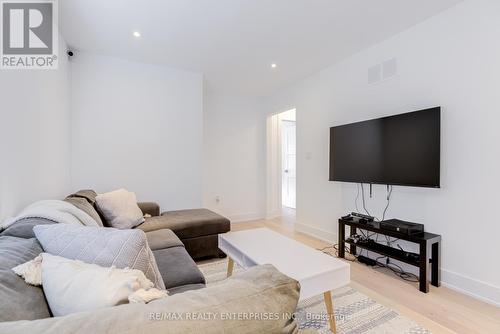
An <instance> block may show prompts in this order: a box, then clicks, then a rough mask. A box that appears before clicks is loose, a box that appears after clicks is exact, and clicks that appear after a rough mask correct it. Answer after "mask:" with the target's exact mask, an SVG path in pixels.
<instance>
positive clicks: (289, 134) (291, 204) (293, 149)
mask: <svg viewBox="0 0 500 334" xmlns="http://www.w3.org/2000/svg"><path fill="white" fill-rule="evenodd" d="M296 156H297V139H296V124H295V121H294V120H293V121H292V120H288V119H282V120H281V167H282V177H281V204H282V205H283V206H284V207H286V208H291V209H295V206H296V199H295V196H296V180H297V173H296V168H295V163H296Z"/></svg>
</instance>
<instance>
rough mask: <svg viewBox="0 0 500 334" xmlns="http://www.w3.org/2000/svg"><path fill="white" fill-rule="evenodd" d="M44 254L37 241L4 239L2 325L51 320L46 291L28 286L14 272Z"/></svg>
mask: <svg viewBox="0 0 500 334" xmlns="http://www.w3.org/2000/svg"><path fill="white" fill-rule="evenodd" d="M41 252H42V247H41V246H40V244H39V243H38V241H37V240H36V239H34V238H33V239H23V238H16V237H10V236H0V322H2V321H16V320H35V319H41V318H48V317H50V311H49V308H48V306H47V302H46V301H45V296H44V294H43V290H42V289H41V288H40V287H36V286H32V285H28V284H26V282H24V280H23V279H22V278H21V277H19V276H17V275H16V274H15V273H14V272H13V271H12V268H14V267H15V266H17V265H20V264H22V263H25V262H27V261H30V260H33V259H34V258H35V257H36V256H38V254H40V253H41ZM0 333H4V332H3V331H2V330H0Z"/></svg>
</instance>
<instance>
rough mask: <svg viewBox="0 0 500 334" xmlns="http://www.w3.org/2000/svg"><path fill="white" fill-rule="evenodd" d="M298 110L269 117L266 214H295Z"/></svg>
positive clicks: (277, 215) (276, 215) (272, 216)
mask: <svg viewBox="0 0 500 334" xmlns="http://www.w3.org/2000/svg"><path fill="white" fill-rule="evenodd" d="M296 129H297V126H296V112H295V109H291V110H288V111H285V112H282V113H278V114H275V115H272V116H269V117H268V119H267V218H268V219H272V218H274V217H283V216H284V215H285V214H286V215H287V216H290V215H293V216H295V209H296V204H297V200H296V182H297V172H296V170H297V168H296V156H297V135H296Z"/></svg>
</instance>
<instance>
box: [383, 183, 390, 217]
mask: <svg viewBox="0 0 500 334" xmlns="http://www.w3.org/2000/svg"><path fill="white" fill-rule="evenodd" d="M391 195H392V186H389V185H388V186H387V205H386V206H385V208H384V212H383V213H382V221H384V220H385V213H386V212H387V209H388V208H389V204H390V203H391Z"/></svg>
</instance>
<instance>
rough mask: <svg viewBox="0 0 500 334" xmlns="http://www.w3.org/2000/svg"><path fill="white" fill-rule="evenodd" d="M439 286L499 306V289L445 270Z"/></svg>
mask: <svg viewBox="0 0 500 334" xmlns="http://www.w3.org/2000/svg"><path fill="white" fill-rule="evenodd" d="M295 229H296V230H297V231H298V232H301V233H304V234H307V235H309V236H311V237H314V238H316V239H319V240H322V241H326V242H328V243H332V244H335V243H337V241H338V240H337V235H336V234H335V233H332V232H328V231H325V230H322V229H319V228H316V227H312V226H309V225H304V224H300V223H296V224H295ZM441 284H442V285H443V286H445V287H447V288H449V289H452V290H455V291H458V292H460V293H463V294H465V295H468V296H470V297H473V298H476V299H479V300H481V301H484V302H486V303H488V304H492V305H495V306H500V287H497V286H494V285H491V284H489V283H486V282H482V281H480V280H477V279H474V278H471V277H467V276H464V275H461V274H458V273H455V272H453V271H450V270H446V269H441Z"/></svg>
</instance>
